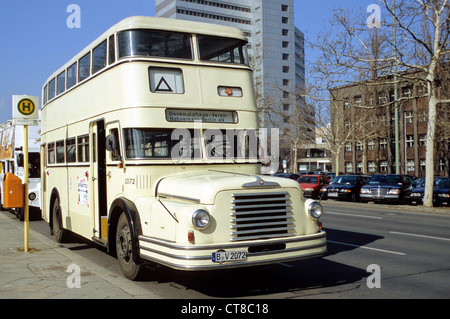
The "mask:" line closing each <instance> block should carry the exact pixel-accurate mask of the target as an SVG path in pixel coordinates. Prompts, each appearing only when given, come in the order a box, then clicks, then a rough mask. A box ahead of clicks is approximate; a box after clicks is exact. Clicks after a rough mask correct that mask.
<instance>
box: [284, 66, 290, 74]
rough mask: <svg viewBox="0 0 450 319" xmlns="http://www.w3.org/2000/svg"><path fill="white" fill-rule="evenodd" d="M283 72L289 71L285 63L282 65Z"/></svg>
mask: <svg viewBox="0 0 450 319" xmlns="http://www.w3.org/2000/svg"><path fill="white" fill-rule="evenodd" d="M283 73H289V67H288V66H286V65H283Z"/></svg>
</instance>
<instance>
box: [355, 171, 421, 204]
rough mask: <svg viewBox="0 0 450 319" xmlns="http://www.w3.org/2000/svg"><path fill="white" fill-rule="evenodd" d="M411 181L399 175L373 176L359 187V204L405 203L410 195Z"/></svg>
mask: <svg viewBox="0 0 450 319" xmlns="http://www.w3.org/2000/svg"><path fill="white" fill-rule="evenodd" d="M412 189H413V185H412V183H411V181H410V180H409V179H408V178H407V177H406V176H405V175H400V174H375V175H373V176H372V178H371V179H370V180H369V181H368V182H367V184H366V185H364V186H363V187H361V191H360V195H359V196H360V200H361V202H368V201H374V202H395V203H400V204H403V203H405V202H406V201H407V200H408V199H409V197H410V194H411V191H412Z"/></svg>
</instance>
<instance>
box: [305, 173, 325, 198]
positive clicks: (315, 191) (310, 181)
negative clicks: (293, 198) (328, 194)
mask: <svg viewBox="0 0 450 319" xmlns="http://www.w3.org/2000/svg"><path fill="white" fill-rule="evenodd" d="M297 182H298V183H299V184H300V187H301V188H302V190H303V196H305V197H311V198H320V195H321V192H320V190H321V188H322V187H323V186H326V185H328V184H329V183H330V180H329V179H328V178H327V177H326V176H325V175H302V176H300V177H299V178H298V179H297Z"/></svg>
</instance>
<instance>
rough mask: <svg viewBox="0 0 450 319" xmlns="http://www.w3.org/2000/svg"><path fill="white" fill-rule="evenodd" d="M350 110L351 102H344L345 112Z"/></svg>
mask: <svg viewBox="0 0 450 319" xmlns="http://www.w3.org/2000/svg"><path fill="white" fill-rule="evenodd" d="M349 108H350V102H349V101H344V110H348V109H349Z"/></svg>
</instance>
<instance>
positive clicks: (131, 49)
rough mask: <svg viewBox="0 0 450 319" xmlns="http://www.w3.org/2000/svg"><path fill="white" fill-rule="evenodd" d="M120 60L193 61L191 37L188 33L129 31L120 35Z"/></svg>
mask: <svg viewBox="0 0 450 319" xmlns="http://www.w3.org/2000/svg"><path fill="white" fill-rule="evenodd" d="M118 47H119V58H124V57H133V56H137V57H165V58H178V59H190V60H192V46H191V35H190V34H187V33H179V32H168V31H157V30H128V31H122V32H119V34H118Z"/></svg>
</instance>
